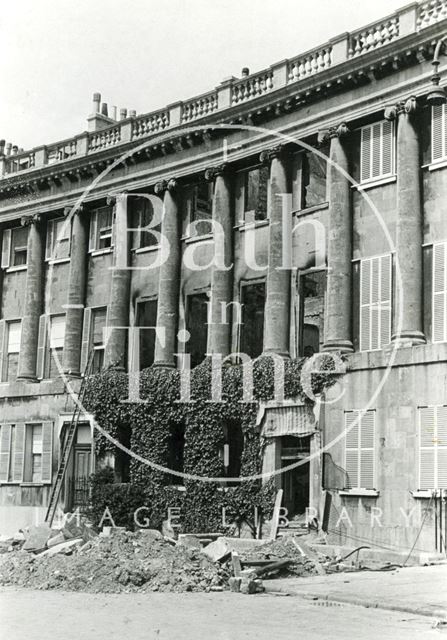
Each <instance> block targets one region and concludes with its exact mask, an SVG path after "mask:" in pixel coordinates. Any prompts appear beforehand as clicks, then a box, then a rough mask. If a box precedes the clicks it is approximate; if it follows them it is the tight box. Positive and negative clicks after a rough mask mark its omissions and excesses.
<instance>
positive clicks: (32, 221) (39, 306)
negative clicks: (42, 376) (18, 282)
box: [17, 215, 44, 381]
mask: <svg viewBox="0 0 447 640" xmlns="http://www.w3.org/2000/svg"><path fill="white" fill-rule="evenodd" d="M21 223H22V225H23V226H28V227H29V231H28V247H27V271H26V286H25V292H24V305H23V315H22V336H21V340H20V356H19V370H18V375H17V379H19V380H31V381H32V380H36V362H37V346H38V341H39V318H40V315H41V314H42V312H43V311H42V310H43V258H44V241H43V232H42V228H41V224H40V223H41V219H40V216H38V215H33V216H25V217H23V218H22V220H21Z"/></svg>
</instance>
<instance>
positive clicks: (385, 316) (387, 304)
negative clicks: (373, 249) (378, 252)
mask: <svg viewBox="0 0 447 640" xmlns="http://www.w3.org/2000/svg"><path fill="white" fill-rule="evenodd" d="M391 276H392V262H391V255H387V256H382V257H381V258H380V316H379V322H380V346H381V347H384V346H386V345H387V344H389V343H390V341H391V305H392V300H391V292H392V287H391V284H392V283H391Z"/></svg>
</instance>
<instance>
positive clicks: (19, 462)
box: [12, 423, 25, 482]
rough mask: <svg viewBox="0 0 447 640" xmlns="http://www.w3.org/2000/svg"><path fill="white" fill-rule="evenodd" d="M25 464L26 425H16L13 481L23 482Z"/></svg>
mask: <svg viewBox="0 0 447 640" xmlns="http://www.w3.org/2000/svg"><path fill="white" fill-rule="evenodd" d="M24 463H25V425H24V424H23V423H19V424H16V425H15V440H14V461H13V469H12V474H13V475H12V479H13V481H14V482H23V469H24Z"/></svg>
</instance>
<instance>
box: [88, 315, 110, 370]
mask: <svg viewBox="0 0 447 640" xmlns="http://www.w3.org/2000/svg"><path fill="white" fill-rule="evenodd" d="M106 317H107V308H106V307H101V308H99V309H92V327H91V331H92V334H91V348H92V349H93V365H92V373H99V372H100V371H101V370H102V368H103V366H104V350H105V345H104V329H105V327H106Z"/></svg>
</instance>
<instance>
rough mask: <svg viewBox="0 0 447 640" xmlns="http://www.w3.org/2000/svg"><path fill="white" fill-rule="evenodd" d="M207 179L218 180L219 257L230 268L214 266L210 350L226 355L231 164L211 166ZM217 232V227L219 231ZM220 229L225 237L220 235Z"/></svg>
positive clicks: (230, 296)
mask: <svg viewBox="0 0 447 640" xmlns="http://www.w3.org/2000/svg"><path fill="white" fill-rule="evenodd" d="M205 177H206V179H207V180H210V181H211V180H214V181H215V182H214V195H213V221H214V222H215V223H217V224H216V226H217V229H218V230H217V232H216V233H215V245H214V250H215V254H214V255H215V259H216V262H217V264H218V265H219V264H224V265H225V267H226V269H220V268H219V267H218V266H216V265H214V266H213V270H212V273H211V313H210V318H209V331H208V352H209V353H220V354H221V355H222V357H225V356H227V355H228V354H229V353H230V351H231V327H232V319H231V311H230V309H231V304H230V303H231V301H232V299H233V221H232V215H231V189H230V179H229V176H228V166H227V165H226V164H223V165H221V166H220V167H213V168H212V169H207V171H206V172H205ZM215 231H216V230H215ZM220 231H222V233H223V237H220V235H221V234H220Z"/></svg>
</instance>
